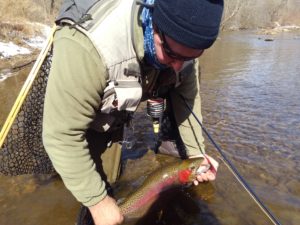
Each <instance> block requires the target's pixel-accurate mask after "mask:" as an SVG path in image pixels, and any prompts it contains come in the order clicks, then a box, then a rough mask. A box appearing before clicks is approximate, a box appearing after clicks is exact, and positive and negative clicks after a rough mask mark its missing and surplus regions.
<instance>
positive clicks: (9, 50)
mask: <svg viewBox="0 0 300 225" xmlns="http://www.w3.org/2000/svg"><path fill="white" fill-rule="evenodd" d="M30 53H31V51H30V50H29V49H28V48H24V47H21V46H18V45H15V44H14V43H12V42H9V43H5V42H0V58H1V59H3V58H8V57H11V56H14V55H19V54H20V55H26V54H30Z"/></svg>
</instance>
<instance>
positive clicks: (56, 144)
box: [43, 27, 107, 206]
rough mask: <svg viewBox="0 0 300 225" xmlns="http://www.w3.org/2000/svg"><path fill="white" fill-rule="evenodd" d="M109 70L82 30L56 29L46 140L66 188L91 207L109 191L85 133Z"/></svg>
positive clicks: (46, 112) (45, 124) (47, 104)
mask: <svg viewBox="0 0 300 225" xmlns="http://www.w3.org/2000/svg"><path fill="white" fill-rule="evenodd" d="M105 71H106V70H105V68H104V66H103V64H102V63H101V60H100V57H99V55H98V53H97V52H96V50H95V48H94V47H93V46H92V44H91V43H90V41H89V40H88V39H87V38H86V37H85V36H84V35H83V34H82V33H80V32H78V31H75V30H74V29H70V28H68V27H65V28H63V29H62V30H59V31H57V32H56V35H55V39H54V49H53V58H52V66H51V70H50V75H49V80H48V84H47V89H46V95H45V104H44V116H43V143H44V146H45V149H46V151H47V153H48V155H49V157H50V159H51V161H52V163H53V166H54V167H55V169H56V171H57V172H58V173H59V174H60V176H61V177H62V179H63V182H64V184H65V185H66V187H67V188H68V189H69V190H70V191H71V192H72V194H73V195H74V196H75V197H76V198H77V200H78V201H80V202H82V203H83V204H84V205H86V206H91V205H94V204H96V203H98V202H99V201H101V199H102V198H104V197H105V196H106V190H105V184H104V182H103V181H102V179H101V177H100V175H99V174H98V173H97V172H96V169H95V164H94V162H93V160H92V159H91V156H90V154H89V150H88V144H87V141H86V136H85V133H86V130H87V129H88V127H89V124H90V123H91V121H92V120H93V119H94V117H95V110H96V109H98V108H99V105H100V101H101V99H100V96H101V94H102V93H103V90H104V88H105V85H106V77H107V75H106V73H105Z"/></svg>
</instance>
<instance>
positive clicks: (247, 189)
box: [177, 93, 281, 225]
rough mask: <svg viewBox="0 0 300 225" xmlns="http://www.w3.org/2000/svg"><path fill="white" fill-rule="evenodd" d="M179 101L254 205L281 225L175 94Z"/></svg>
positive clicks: (197, 119) (184, 100)
mask: <svg viewBox="0 0 300 225" xmlns="http://www.w3.org/2000/svg"><path fill="white" fill-rule="evenodd" d="M177 94H178V95H179V96H180V97H181V99H182V100H183V102H184V104H185V105H186V107H187V108H188V109H189V111H190V112H191V113H192V115H193V116H194V118H195V119H196V121H197V122H198V124H199V125H200V126H201V128H202V130H203V131H204V133H205V134H206V136H207V137H208V139H209V140H210V142H211V143H212V144H213V145H214V147H215V148H216V149H217V150H218V152H219V153H220V155H221V156H222V158H221V159H222V160H223V162H224V163H225V165H226V166H227V167H228V169H229V171H231V172H232V174H233V175H234V176H235V178H236V179H237V180H238V181H239V183H240V184H241V185H242V187H244V189H245V190H246V191H247V192H248V194H249V195H250V196H251V197H252V199H253V200H254V201H255V203H256V204H257V205H258V206H259V207H260V208H261V210H262V211H263V212H264V213H265V214H266V216H267V217H268V218H269V219H270V220H271V221H272V222H273V223H274V224H276V225H281V223H280V222H279V221H278V219H277V218H276V217H275V216H274V215H273V213H272V212H271V211H270V210H269V209H268V208H267V206H266V205H265V204H264V203H263V202H262V201H261V200H260V199H259V197H258V196H257V195H256V194H255V192H254V191H253V190H252V188H251V187H250V186H249V185H248V183H247V182H246V180H245V179H244V178H243V177H242V175H241V174H240V173H239V171H238V170H237V169H236V168H235V166H234V165H233V164H232V163H231V161H230V160H229V159H228V158H227V157H226V155H225V153H224V152H223V150H222V149H221V148H220V147H219V145H218V144H217V143H216V142H215V141H214V139H213V138H212V137H211V135H210V134H209V133H208V131H207V130H206V128H205V127H204V125H203V124H202V123H201V121H200V120H199V118H198V117H197V116H196V115H195V113H194V112H193V110H192V108H191V107H190V105H189V104H188V103H187V101H186V99H185V98H184V97H183V96H182V95H181V94H179V93H177Z"/></svg>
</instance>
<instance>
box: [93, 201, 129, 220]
mask: <svg viewBox="0 0 300 225" xmlns="http://www.w3.org/2000/svg"><path fill="white" fill-rule="evenodd" d="M89 210H90V212H91V214H92V217H93V220H94V223H95V225H117V224H121V223H122V222H123V220H124V218H123V215H122V214H121V211H120V208H119V207H118V205H117V204H116V201H115V200H114V199H113V198H111V197H109V196H106V197H105V198H104V199H103V200H102V201H100V202H99V203H97V204H96V205H93V206H90V207H89Z"/></svg>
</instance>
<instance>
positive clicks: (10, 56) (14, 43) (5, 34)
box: [0, 21, 51, 82]
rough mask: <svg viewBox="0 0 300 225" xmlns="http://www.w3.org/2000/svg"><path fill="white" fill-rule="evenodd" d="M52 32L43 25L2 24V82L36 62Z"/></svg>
mask: <svg viewBox="0 0 300 225" xmlns="http://www.w3.org/2000/svg"><path fill="white" fill-rule="evenodd" d="M50 30H51V27H50V26H48V25H45V24H41V23H30V22H25V23H21V22H3V21H2V22H0V33H1V35H0V82H1V81H3V80H5V79H7V78H8V77H10V76H13V74H14V73H15V72H17V71H18V70H19V69H21V68H23V67H25V66H29V65H31V64H32V63H33V62H34V61H35V59H36V57H37V55H38V53H39V52H40V50H41V48H42V46H43V44H44V41H45V40H46V38H47V36H48V34H49V33H50Z"/></svg>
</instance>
